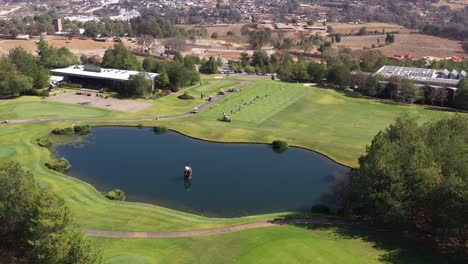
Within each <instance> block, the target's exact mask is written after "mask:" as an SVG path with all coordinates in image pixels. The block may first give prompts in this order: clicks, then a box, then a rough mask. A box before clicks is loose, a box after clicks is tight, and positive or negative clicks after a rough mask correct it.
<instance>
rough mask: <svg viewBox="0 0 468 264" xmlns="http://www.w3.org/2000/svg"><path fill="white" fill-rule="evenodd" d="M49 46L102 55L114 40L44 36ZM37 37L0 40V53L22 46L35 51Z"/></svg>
mask: <svg viewBox="0 0 468 264" xmlns="http://www.w3.org/2000/svg"><path fill="white" fill-rule="evenodd" d="M45 39H46V40H47V42H48V43H49V45H50V46H53V47H57V48H61V47H66V48H68V49H69V50H70V51H71V52H73V53H75V54H77V55H80V54H86V55H88V56H89V55H103V54H104V52H105V51H106V49H108V48H112V47H113V46H114V42H98V41H94V40H92V39H84V40H83V39H76V38H75V39H71V40H69V39H68V38H63V37H57V36H47V37H46V38H45ZM37 41H39V40H38V39H30V40H0V54H8V52H9V51H10V50H11V49H14V48H16V47H22V48H24V49H26V50H27V51H29V52H32V53H35V52H36V51H37V46H36V42H37ZM126 45H127V46H129V47H133V46H134V44H131V43H126Z"/></svg>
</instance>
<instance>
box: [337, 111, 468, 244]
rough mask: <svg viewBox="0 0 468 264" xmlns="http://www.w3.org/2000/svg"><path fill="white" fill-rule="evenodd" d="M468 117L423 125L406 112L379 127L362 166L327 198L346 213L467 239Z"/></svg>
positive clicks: (360, 162)
mask: <svg viewBox="0 0 468 264" xmlns="http://www.w3.org/2000/svg"><path fill="white" fill-rule="evenodd" d="M467 129H468V118H466V117H464V116H455V117H452V118H450V119H445V120H439V121H433V122H429V123H426V124H424V125H420V124H419V123H418V122H417V120H416V119H414V118H411V117H409V116H402V117H400V118H398V119H397V120H396V122H395V123H394V124H392V125H390V126H389V127H388V128H387V129H385V130H383V131H381V132H379V133H378V134H377V135H376V136H375V138H374V139H373V141H372V144H371V145H370V146H368V147H367V149H366V154H364V155H363V156H361V157H360V158H359V169H358V170H353V171H352V172H351V173H350V174H349V175H348V176H347V177H338V179H337V181H336V183H335V185H334V186H333V188H332V192H331V193H330V195H329V196H328V201H329V202H330V203H331V204H332V205H334V206H336V207H338V208H340V209H342V210H343V211H344V212H346V213H351V214H359V215H366V216H368V217H370V218H371V219H374V220H375V221H378V222H381V223H387V224H392V225H397V226H399V227H411V226H412V227H418V228H423V229H424V230H425V231H430V232H431V233H433V234H436V235H437V236H439V238H447V237H448V236H450V237H457V238H459V239H460V242H461V243H462V245H464V243H465V241H466V236H467V229H466V217H467V215H466V213H467V212H468V192H467V190H468V178H467V175H468V166H467V165H466V160H467V159H468V152H467V151H466V149H467V148H468V134H467V133H466V131H467Z"/></svg>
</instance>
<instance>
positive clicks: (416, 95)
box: [398, 79, 423, 104]
mask: <svg viewBox="0 0 468 264" xmlns="http://www.w3.org/2000/svg"><path fill="white" fill-rule="evenodd" d="M398 95H399V97H400V98H402V99H403V100H404V101H406V102H409V103H410V104H413V103H414V101H417V100H419V99H422V98H423V95H422V90H421V87H419V86H417V85H416V84H415V83H414V82H413V81H411V80H408V79H402V80H401V83H400V90H399V93H398Z"/></svg>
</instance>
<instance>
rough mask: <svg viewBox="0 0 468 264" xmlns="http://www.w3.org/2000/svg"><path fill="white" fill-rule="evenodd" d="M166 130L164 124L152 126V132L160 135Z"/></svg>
mask: <svg viewBox="0 0 468 264" xmlns="http://www.w3.org/2000/svg"><path fill="white" fill-rule="evenodd" d="M167 131H168V129H167V127H165V126H155V127H154V133H156V134H158V135H161V134H164V133H166V132H167Z"/></svg>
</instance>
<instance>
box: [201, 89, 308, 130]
mask: <svg viewBox="0 0 468 264" xmlns="http://www.w3.org/2000/svg"><path fill="white" fill-rule="evenodd" d="M308 90H309V89H308V88H306V87H304V86H295V87H287V86H286V87H285V85H284V84H283V83H280V82H269V83H268V85H265V86H262V87H261V88H258V87H257V88H256V89H243V90H241V91H239V92H236V93H234V94H232V95H231V96H229V98H227V99H225V100H224V101H223V102H222V103H221V104H219V105H215V106H213V108H212V109H211V110H210V111H206V112H204V113H201V114H200V116H202V117H207V118H211V119H216V118H219V117H221V116H222V113H223V112H224V113H226V114H227V115H230V116H231V117H232V118H233V119H234V120H235V122H236V123H241V122H243V123H252V124H253V125H256V124H260V123H262V122H263V121H265V120H266V119H268V118H269V117H271V116H273V115H275V114H276V113H278V112H280V111H282V110H283V109H285V108H287V107H288V106H289V105H291V104H293V103H294V102H296V101H297V100H299V99H301V98H302V97H303V96H305V94H306V93H307V91H308Z"/></svg>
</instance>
